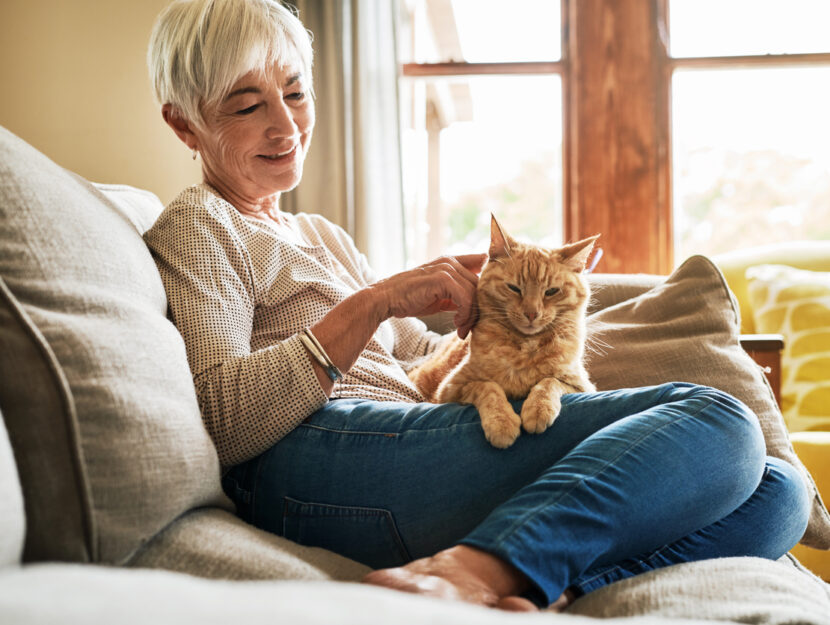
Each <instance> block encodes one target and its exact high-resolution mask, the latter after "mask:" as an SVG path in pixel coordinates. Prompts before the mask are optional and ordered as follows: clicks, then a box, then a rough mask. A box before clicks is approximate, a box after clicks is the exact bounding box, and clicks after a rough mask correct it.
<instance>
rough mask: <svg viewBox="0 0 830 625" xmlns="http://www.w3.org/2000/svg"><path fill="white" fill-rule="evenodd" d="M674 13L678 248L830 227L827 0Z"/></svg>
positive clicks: (722, 247)
mask: <svg viewBox="0 0 830 625" xmlns="http://www.w3.org/2000/svg"><path fill="white" fill-rule="evenodd" d="M668 15H669V33H670V38H669V41H670V50H671V57H672V58H671V61H670V63H671V66H672V68H673V76H672V82H671V102H672V148H673V149H672V161H673V168H672V169H673V172H672V173H673V177H672V181H673V187H674V193H673V206H674V248H675V254H674V255H675V258H677V259H683V258H685V257H687V256H689V255H691V254H695V253H704V254H718V253H722V252H726V251H729V250H731V249H736V248H742V247H750V246H754V245H760V244H765V243H772V242H776V241H783V240H802V239H830V115H828V113H827V111H830V55H828V54H826V53H828V52H830V37H828V36H827V28H826V25H827V24H828V23H830V2H827V1H826V0H787V2H782V1H780V0H779V1H773V0H730V1H729V2H723V1H721V0H671V1H670V4H669V10H668Z"/></svg>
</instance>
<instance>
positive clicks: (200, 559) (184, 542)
mask: <svg viewBox="0 0 830 625" xmlns="http://www.w3.org/2000/svg"><path fill="white" fill-rule="evenodd" d="M129 565H130V566H132V567H138V568H153V569H167V570H170V571H179V572H181V573H189V574H191V575H198V576H199V577H208V578H212V579H236V580H254V579H293V580H300V579H303V580H321V579H334V580H341V581H356V580H359V579H361V578H362V577H363V576H364V575H366V573H368V572H369V571H370V569H369V568H368V567H366V566H364V565H362V564H358V563H357V562H354V561H353V560H349V559H348V558H344V557H343V556H339V555H337V554H335V553H332V552H331V551H327V550H325V549H319V548H316V547H304V546H302V545H298V544H297V543H293V542H291V541H289V540H286V539H285V538H282V537H280V536H277V535H275V534H271V533H269V532H265V531H263V530H260V529H257V528H255V527H253V526H252V525H248V524H247V523H245V522H244V521H242V520H241V519H239V518H238V517H236V516H234V515H232V514H230V513H229V512H226V511H224V510H219V509H217V508H204V509H201V510H194V511H192V512H190V513H188V514H187V515H185V516H184V517H182V518H180V519H179V520H177V521H176V522H175V523H173V524H172V525H171V526H169V527H168V528H167V529H165V530H164V531H163V532H162V533H161V534H159V535H158V536H156V537H155V538H154V539H153V540H152V541H150V542H149V543H148V544H147V545H145V547H144V548H143V549H141V550H140V551H139V552H138V553H137V554H136V556H135V557H134V558H133V559H132V560H131V561H130V563H129Z"/></svg>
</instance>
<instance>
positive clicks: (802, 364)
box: [746, 265, 830, 432]
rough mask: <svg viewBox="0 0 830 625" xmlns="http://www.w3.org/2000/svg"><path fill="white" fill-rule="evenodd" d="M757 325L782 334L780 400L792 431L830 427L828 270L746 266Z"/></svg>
mask: <svg viewBox="0 0 830 625" xmlns="http://www.w3.org/2000/svg"><path fill="white" fill-rule="evenodd" d="M746 278H747V285H748V289H749V299H750V302H751V304H752V313H753V317H754V319H755V328H756V330H757V331H758V332H762V333H768V332H769V333H776V334H782V335H783V336H784V352H783V354H782V358H781V370H782V371H781V403H782V408H783V412H784V419H785V420H786V422H787V427H788V428H789V430H790V432H798V431H802V430H830V273H826V272H818V271H807V270H804V269H796V268H794V267H789V266H786V265H756V266H754V267H750V268H749V269H747V270H746Z"/></svg>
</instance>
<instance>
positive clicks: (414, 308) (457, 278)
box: [375, 254, 486, 338]
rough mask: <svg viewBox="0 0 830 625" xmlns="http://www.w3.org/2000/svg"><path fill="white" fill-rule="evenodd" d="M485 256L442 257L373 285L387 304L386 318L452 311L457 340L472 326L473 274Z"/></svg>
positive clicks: (473, 303) (475, 281)
mask: <svg viewBox="0 0 830 625" xmlns="http://www.w3.org/2000/svg"><path fill="white" fill-rule="evenodd" d="M485 259H486V254H465V255H463V256H458V257H454V256H446V257H442V258H438V259H436V260H434V261H432V262H430V263H427V264H426V265H421V266H420V267H417V268H416V269H413V270H411V271H406V272H403V273H400V274H396V275H394V276H391V277H389V278H387V279H385V280H383V281H381V282H380V283H378V284H377V285H375V286H376V287H382V292H383V293H385V295H384V297H385V299H386V301H387V302H388V315H389V316H394V317H417V316H421V315H428V314H433V313H436V312H442V311H450V310H454V311H456V312H455V317H454V322H455V325H456V327H457V328H458V335H459V336H460V337H461V338H464V336H466V335H467V333H468V332H469V331H470V329H471V328H472V327H473V325H475V322H476V317H477V310H476V287H477V286H478V276H477V275H476V274H477V272H478V271H479V270H480V269H481V265H482V264H483V263H484V260H485Z"/></svg>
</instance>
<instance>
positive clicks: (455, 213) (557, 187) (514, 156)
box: [401, 75, 562, 265]
mask: <svg viewBox="0 0 830 625" xmlns="http://www.w3.org/2000/svg"><path fill="white" fill-rule="evenodd" d="M401 95H402V103H403V110H402V126H403V128H404V131H403V132H404V136H403V150H404V154H403V171H404V202H405V207H406V223H407V259H408V262H409V264H411V265H414V264H418V263H422V262H425V261H427V260H429V259H431V258H435V257H436V256H439V255H441V254H444V253H464V252H486V251H487V248H488V245H489V238H490V213H491V212H492V213H494V214H495V215H496V217H497V218H498V219H499V220H500V221H501V223H502V225H503V226H504V227H505V229H506V230H507V231H508V232H509V233H510V234H511V235H513V236H515V237H517V238H520V239H524V240H530V241H535V242H539V243H541V244H543V245H550V246H554V245H557V244H559V243H561V241H562V91H561V80H560V78H559V76H556V75H549V76H531V77H525V76H523V77H514V76H509V77H507V76H505V77H492V76H490V77H464V78H453V79H440V80H439V79H432V80H426V79H404V80H403V81H402V89H401Z"/></svg>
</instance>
